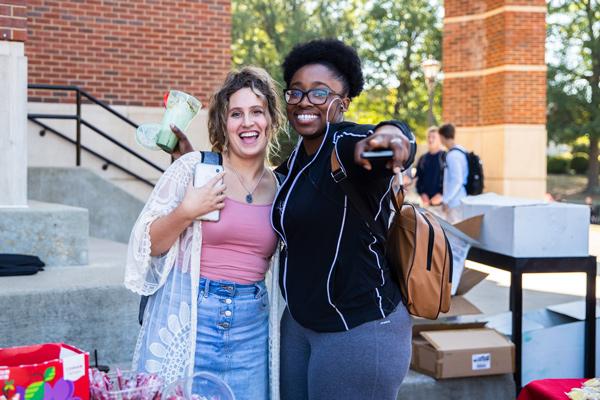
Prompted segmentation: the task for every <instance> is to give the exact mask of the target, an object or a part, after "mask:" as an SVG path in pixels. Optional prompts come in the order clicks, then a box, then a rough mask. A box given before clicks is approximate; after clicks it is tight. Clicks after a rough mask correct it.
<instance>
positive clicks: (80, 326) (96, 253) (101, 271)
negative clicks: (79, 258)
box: [0, 238, 139, 364]
mask: <svg viewBox="0 0 600 400" xmlns="http://www.w3.org/2000/svg"><path fill="white" fill-rule="evenodd" d="M126 249H127V246H126V245H124V244H122V243H117V242H111V241H108V240H102V239H97V238H90V239H89V264H88V265H85V266H83V267H82V266H74V267H61V266H56V267H51V268H46V270H45V271H42V272H39V273H37V274H36V275H31V276H19V277H0V310H2V314H3V315H2V321H3V323H2V324H0V347H7V346H18V345H27V344H34V343H43V342H65V343H68V344H71V345H74V346H77V347H79V348H81V349H83V350H86V351H89V352H90V353H91V352H93V350H94V349H97V350H98V356H99V362H100V363H101V364H111V363H128V362H130V360H131V357H132V354H133V349H134V345H135V341H136V339H137V334H138V330H139V325H138V322H137V314H138V306H139V296H137V295H135V294H133V293H131V292H130V291H128V290H127V289H125V287H124V286H123V274H124V266H125V255H126Z"/></svg>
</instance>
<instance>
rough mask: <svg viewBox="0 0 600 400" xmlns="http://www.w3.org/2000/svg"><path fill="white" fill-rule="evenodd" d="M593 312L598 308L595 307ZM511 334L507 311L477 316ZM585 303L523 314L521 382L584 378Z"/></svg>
mask: <svg viewBox="0 0 600 400" xmlns="http://www.w3.org/2000/svg"><path fill="white" fill-rule="evenodd" d="M596 315H598V316H600V309H599V308H598V307H596ZM479 320H480V321H487V324H486V326H487V327H489V328H493V329H496V330H497V331H498V332H500V333H503V334H505V335H506V336H508V337H511V334H512V330H511V329H512V328H511V326H512V319H511V313H510V312H507V313H502V314H498V315H494V316H491V317H489V316H488V317H484V318H480V319H479ZM584 320H585V302H583V301H576V302H573V303H565V304H560V305H557V306H550V307H548V308H546V309H541V310H534V311H528V312H525V313H523V330H522V332H523V346H522V364H521V382H522V385H523V386H525V385H526V384H527V383H529V382H531V381H533V380H536V379H551V378H584V377H585V376H584V365H583V355H584V332H585V323H584ZM599 336H600V319H598V318H597V319H596V375H598V372H599V371H600V370H599V369H598V367H599V366H600V365H599V364H600V347H599V346H598V344H599V343H600V342H599V340H600V337H599Z"/></svg>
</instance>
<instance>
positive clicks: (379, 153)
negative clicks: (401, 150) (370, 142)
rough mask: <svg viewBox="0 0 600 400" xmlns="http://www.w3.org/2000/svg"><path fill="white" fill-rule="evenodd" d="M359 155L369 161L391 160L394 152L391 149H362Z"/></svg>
mask: <svg viewBox="0 0 600 400" xmlns="http://www.w3.org/2000/svg"><path fill="white" fill-rule="evenodd" d="M360 156H361V158H364V159H365V160H369V161H375V160H391V159H392V158H393V157H394V152H393V151H392V150H375V151H363V152H362V153H360Z"/></svg>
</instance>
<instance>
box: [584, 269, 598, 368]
mask: <svg viewBox="0 0 600 400" xmlns="http://www.w3.org/2000/svg"><path fill="white" fill-rule="evenodd" d="M586 278H587V279H586V281H587V287H586V292H585V356H584V358H585V377H586V378H594V377H595V376H596V375H595V369H596V340H595V339H596V260H595V259H592V260H590V268H588V271H587V273H586Z"/></svg>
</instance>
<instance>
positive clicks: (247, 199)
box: [229, 165, 267, 204]
mask: <svg viewBox="0 0 600 400" xmlns="http://www.w3.org/2000/svg"><path fill="white" fill-rule="evenodd" d="M229 169H230V170H232V171H233V173H234V174H235V176H236V177H237V179H238V181H240V184H241V185H242V187H243V188H244V190H245V191H246V192H247V193H248V194H247V195H246V203H248V204H252V202H253V201H254V197H252V195H253V194H254V192H255V191H256V188H257V187H258V185H259V184H260V181H262V178H263V176H265V172H267V169H266V168H265V167H263V172H262V174H261V175H260V178H258V182H256V185H254V189H252V190H248V188H247V187H246V185H244V181H243V180H242V178H241V177H240V174H238V172H237V171H236V170H235V168H233V167H232V166H231V165H229Z"/></svg>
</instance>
